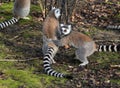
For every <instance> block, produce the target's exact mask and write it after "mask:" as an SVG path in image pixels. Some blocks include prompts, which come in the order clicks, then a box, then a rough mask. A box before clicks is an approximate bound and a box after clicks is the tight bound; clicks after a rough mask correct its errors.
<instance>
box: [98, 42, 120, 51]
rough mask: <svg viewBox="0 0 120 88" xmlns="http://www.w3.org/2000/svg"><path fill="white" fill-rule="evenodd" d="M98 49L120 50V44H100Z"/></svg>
mask: <svg viewBox="0 0 120 88" xmlns="http://www.w3.org/2000/svg"><path fill="white" fill-rule="evenodd" d="M98 51H99V52H102V51H104V52H106V51H108V52H120V44H118V45H99V48H98Z"/></svg>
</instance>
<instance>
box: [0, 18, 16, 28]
mask: <svg viewBox="0 0 120 88" xmlns="http://www.w3.org/2000/svg"><path fill="white" fill-rule="evenodd" d="M17 22H18V19H17V18H14V17H13V18H12V19H10V20H8V21H4V22H1V23H0V29H3V28H5V27H8V26H9V25H12V24H15V23H17Z"/></svg>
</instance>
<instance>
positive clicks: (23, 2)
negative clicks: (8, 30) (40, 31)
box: [0, 0, 30, 29]
mask: <svg viewBox="0 0 120 88" xmlns="http://www.w3.org/2000/svg"><path fill="white" fill-rule="evenodd" d="M29 12H30V0H15V2H14V7H13V15H14V17H13V18H11V19H10V20H8V21H4V22H1V23H0V29H3V28H5V27H7V26H9V25H12V24H15V23H17V22H18V20H19V19H20V18H25V17H26V16H27V15H28V14H29Z"/></svg>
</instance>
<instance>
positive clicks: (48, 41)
mask: <svg viewBox="0 0 120 88" xmlns="http://www.w3.org/2000/svg"><path fill="white" fill-rule="evenodd" d="M60 15H61V14H60V9H59V8H55V7H54V8H52V10H51V11H50V12H49V13H48V16H47V17H46V19H45V20H44V23H43V30H42V31H43V46H42V51H43V54H44V59H43V64H44V70H45V72H46V73H47V74H48V75H51V76H55V77H64V78H72V77H71V76H68V75H64V74H62V73H59V72H56V71H54V70H53V69H52V68H51V64H52V63H55V61H54V59H53V58H54V56H55V54H56V53H57V51H58V47H57V46H56V45H55V44H54V42H53V41H52V40H57V39H58V37H57V36H58V35H60V32H59V21H58V18H59V17H60Z"/></svg>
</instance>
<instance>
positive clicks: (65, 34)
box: [54, 24, 120, 66]
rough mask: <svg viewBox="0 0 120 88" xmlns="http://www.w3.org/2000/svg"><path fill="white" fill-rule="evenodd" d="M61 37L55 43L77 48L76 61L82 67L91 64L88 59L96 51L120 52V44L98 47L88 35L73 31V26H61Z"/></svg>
mask: <svg viewBox="0 0 120 88" xmlns="http://www.w3.org/2000/svg"><path fill="white" fill-rule="evenodd" d="M60 31H61V36H62V38H61V39H60V40H55V41H54V43H55V44H56V45H57V46H66V45H67V46H73V47H75V48H76V51H75V54H76V59H78V60H80V61H81V62H82V63H81V64H80V66H85V65H87V64H88V63H89V61H88V59H87V57H88V56H90V55H92V54H93V53H94V52H95V51H114V52H117V51H120V44H118V45H98V46H99V47H98V48H97V45H96V44H95V42H94V41H93V40H92V39H91V38H90V37H89V36H87V35H85V34H83V33H80V32H77V31H73V30H72V28H71V25H65V24H61V26H60Z"/></svg>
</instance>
